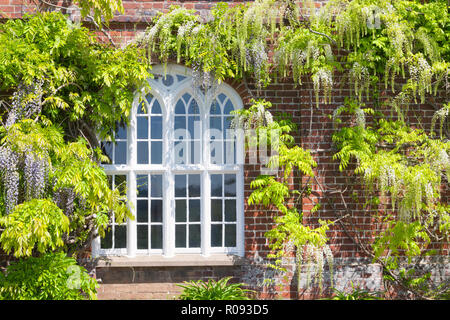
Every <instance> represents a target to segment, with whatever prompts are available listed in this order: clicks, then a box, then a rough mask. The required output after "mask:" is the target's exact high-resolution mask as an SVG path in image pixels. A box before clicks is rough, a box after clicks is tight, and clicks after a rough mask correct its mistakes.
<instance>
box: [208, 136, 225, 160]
mask: <svg viewBox="0 0 450 320" xmlns="http://www.w3.org/2000/svg"><path fill="white" fill-rule="evenodd" d="M222 147H223V142H222V141H220V140H214V141H212V142H211V143H210V146H209V148H210V150H211V163H213V164H222V163H223V153H222Z"/></svg>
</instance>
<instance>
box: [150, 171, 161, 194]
mask: <svg viewBox="0 0 450 320" xmlns="http://www.w3.org/2000/svg"><path fill="white" fill-rule="evenodd" d="M150 180H151V196H152V197H162V175H160V174H152V175H151V176H150Z"/></svg>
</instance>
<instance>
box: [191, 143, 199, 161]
mask: <svg viewBox="0 0 450 320" xmlns="http://www.w3.org/2000/svg"><path fill="white" fill-rule="evenodd" d="M190 151H191V163H192V164H194V163H200V162H201V159H202V147H201V145H200V141H191V150H190Z"/></svg>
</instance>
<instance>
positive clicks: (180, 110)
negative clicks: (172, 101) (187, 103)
mask: <svg viewBox="0 0 450 320" xmlns="http://www.w3.org/2000/svg"><path fill="white" fill-rule="evenodd" d="M184 113H186V108H185V107H184V103H183V100H181V99H180V100H178V102H177V104H176V105H175V114H184ZM176 118H177V117H175V122H176ZM175 128H176V127H175Z"/></svg>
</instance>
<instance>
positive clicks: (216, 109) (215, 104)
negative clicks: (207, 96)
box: [209, 100, 222, 114]
mask: <svg viewBox="0 0 450 320" xmlns="http://www.w3.org/2000/svg"><path fill="white" fill-rule="evenodd" d="M209 113H211V114H221V113H222V111H221V110H220V104H219V103H218V102H217V100H214V102H213V103H211V107H210V108H209Z"/></svg>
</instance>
